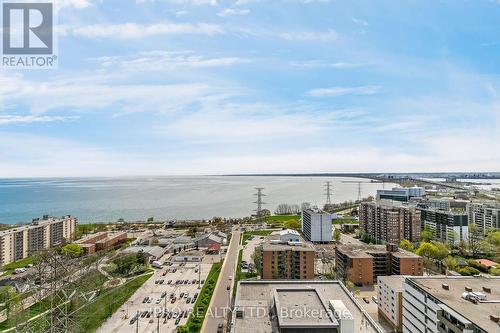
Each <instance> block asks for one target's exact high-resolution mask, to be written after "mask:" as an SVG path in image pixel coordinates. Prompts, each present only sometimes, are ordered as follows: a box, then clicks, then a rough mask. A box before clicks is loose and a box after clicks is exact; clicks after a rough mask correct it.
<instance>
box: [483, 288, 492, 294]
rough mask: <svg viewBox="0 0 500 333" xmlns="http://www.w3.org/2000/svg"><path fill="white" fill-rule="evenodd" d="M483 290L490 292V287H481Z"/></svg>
mask: <svg viewBox="0 0 500 333" xmlns="http://www.w3.org/2000/svg"><path fill="white" fill-rule="evenodd" d="M483 291H484V292H485V293H488V294H491V288H490V287H483Z"/></svg>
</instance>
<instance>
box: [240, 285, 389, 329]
mask: <svg viewBox="0 0 500 333" xmlns="http://www.w3.org/2000/svg"><path fill="white" fill-rule="evenodd" d="M276 300H277V304H276V306H277V308H285V309H288V310H290V309H303V308H304V307H306V308H307V309H311V310H312V309H315V310H316V311H321V310H323V311H326V310H325V309H329V308H328V303H329V301H330V300H339V301H342V302H343V303H344V305H345V306H346V308H347V309H348V310H349V311H350V312H351V314H352V317H353V318H354V329H355V331H356V332H361V333H365V332H382V330H381V329H380V328H379V327H378V326H377V325H376V324H375V322H374V321H373V320H372V319H371V318H370V317H369V316H368V314H367V313H366V311H364V310H363V309H362V307H361V306H360V304H359V303H358V302H357V301H356V299H355V298H354V297H353V296H352V294H351V293H350V292H349V291H348V290H347V289H346V288H345V287H344V286H343V285H342V284H341V283H340V282H338V281H322V280H302V281H291V280H257V281H240V282H239V283H238V288H237V292H236V298H235V303H234V304H235V311H236V312H235V315H233V322H232V324H233V325H232V329H231V332H232V333H257V332H258V333H271V332H279V330H278V327H279V326H278V322H279V323H280V324H281V325H284V326H285V327H301V328H302V327H305V329H307V327H308V325H309V326H318V327H321V326H322V325H324V327H334V326H335V325H338V322H337V320H336V319H335V318H330V317H329V316H327V315H325V316H322V317H321V318H320V317H319V316H316V317H317V318H314V319H311V318H297V316H295V317H291V316H290V315H287V314H286V312H285V313H284V315H283V316H281V318H278V319H276V318H271V317H270V315H269V312H270V309H272V308H273V307H274V302H275V301H276ZM240 311H241V313H242V314H243V316H242V318H238V314H237V312H240ZM278 314H279V313H278ZM299 317H300V316H299Z"/></svg>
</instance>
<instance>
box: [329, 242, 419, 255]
mask: <svg viewBox="0 0 500 333" xmlns="http://www.w3.org/2000/svg"><path fill="white" fill-rule="evenodd" d="M337 249H338V250H339V251H340V252H342V253H343V254H345V255H346V256H349V257H351V258H371V257H372V255H371V254H370V253H389V252H391V254H392V255H393V256H394V257H397V258H419V257H420V256H418V255H416V254H415V253H413V252H410V251H405V250H403V249H398V250H397V251H388V250H387V247H386V246H385V245H369V244H349V245H347V244H343V245H339V246H337Z"/></svg>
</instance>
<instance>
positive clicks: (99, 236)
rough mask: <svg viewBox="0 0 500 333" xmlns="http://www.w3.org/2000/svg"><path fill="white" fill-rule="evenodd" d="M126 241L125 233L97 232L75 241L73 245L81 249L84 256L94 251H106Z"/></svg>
mask: <svg viewBox="0 0 500 333" xmlns="http://www.w3.org/2000/svg"><path fill="white" fill-rule="evenodd" d="M125 240H127V233H126V232H107V231H102V232H97V233H95V234H91V235H88V236H85V237H84V238H81V239H79V240H77V241H75V242H74V243H75V244H78V245H80V246H81V247H82V248H83V253H84V254H85V255H87V254H91V253H95V252H96V251H101V250H106V249H108V248H111V247H112V246H115V245H117V244H119V243H121V242H124V241H125Z"/></svg>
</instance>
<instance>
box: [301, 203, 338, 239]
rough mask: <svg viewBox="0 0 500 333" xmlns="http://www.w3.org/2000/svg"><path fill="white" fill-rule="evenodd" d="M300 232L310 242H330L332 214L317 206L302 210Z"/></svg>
mask: <svg viewBox="0 0 500 333" xmlns="http://www.w3.org/2000/svg"><path fill="white" fill-rule="evenodd" d="M302 233H303V234H304V237H305V238H306V239H307V240H309V241H311V242H321V243H323V242H331V241H332V215H331V214H330V213H327V212H325V211H323V210H321V209H318V208H317V207H314V208H308V209H304V210H302Z"/></svg>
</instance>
